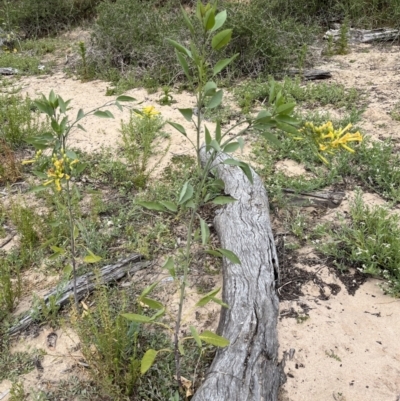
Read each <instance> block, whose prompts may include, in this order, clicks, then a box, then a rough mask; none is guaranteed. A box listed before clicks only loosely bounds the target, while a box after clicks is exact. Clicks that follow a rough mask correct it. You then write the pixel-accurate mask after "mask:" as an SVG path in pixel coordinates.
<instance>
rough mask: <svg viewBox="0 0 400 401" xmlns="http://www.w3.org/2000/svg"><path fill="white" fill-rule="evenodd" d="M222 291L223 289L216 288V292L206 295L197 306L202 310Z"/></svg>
mask: <svg viewBox="0 0 400 401" xmlns="http://www.w3.org/2000/svg"><path fill="white" fill-rule="evenodd" d="M220 290H221V288H216V289H215V290H212V291H210V292H209V293H208V294H206V295H204V297H202V298H201V299H199V300H198V301H197V303H196V305H195V306H196V307H199V308H202V307H203V306H205V305H207V304H208V303H209V302H210V301H211V300H212V297H214V296H215V295H217V294H218V293H219V292H220Z"/></svg>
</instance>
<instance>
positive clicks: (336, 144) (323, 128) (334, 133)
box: [301, 121, 363, 164]
mask: <svg viewBox="0 0 400 401" xmlns="http://www.w3.org/2000/svg"><path fill="white" fill-rule="evenodd" d="M351 127H352V125H351V124H348V125H347V126H346V127H344V128H340V129H336V130H335V128H334V127H333V124H332V121H327V122H326V123H325V124H323V125H320V126H319V127H316V126H314V124H313V123H310V122H306V123H305V124H304V127H303V129H302V130H301V132H302V134H303V135H304V137H305V138H307V137H308V139H309V140H311V142H312V143H314V145H315V146H316V147H317V149H318V151H317V155H318V157H319V158H320V159H321V160H322V161H323V162H324V163H326V164H328V161H327V160H326V158H325V157H323V156H322V155H321V154H320V153H318V152H326V153H328V154H334V153H335V152H337V151H338V150H339V149H340V148H342V149H345V150H346V151H348V152H351V153H354V149H352V148H351V147H350V146H349V142H362V140H363V137H362V135H361V134H360V132H358V131H357V132H355V133H349V132H348V131H349V130H350V128H351Z"/></svg>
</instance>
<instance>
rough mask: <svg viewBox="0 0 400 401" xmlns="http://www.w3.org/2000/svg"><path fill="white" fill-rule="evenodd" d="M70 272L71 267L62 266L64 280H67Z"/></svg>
mask: <svg viewBox="0 0 400 401" xmlns="http://www.w3.org/2000/svg"><path fill="white" fill-rule="evenodd" d="M72 271H73V268H72V266H71V265H66V266H64V268H63V275H64V276H65V277H66V278H68V277H69V276H70V275H71V273H72Z"/></svg>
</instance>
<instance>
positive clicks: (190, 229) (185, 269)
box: [174, 148, 217, 386]
mask: <svg viewBox="0 0 400 401" xmlns="http://www.w3.org/2000/svg"><path fill="white" fill-rule="evenodd" d="M216 155H217V152H215V151H213V153H212V155H211V156H210V158H209V159H208V161H207V164H206V166H205V167H204V169H202V170H199V171H200V172H201V173H202V175H201V176H200V177H199V178H200V179H201V181H200V184H199V185H198V187H197V188H196V194H197V196H196V200H195V205H196V206H195V207H194V208H193V209H192V213H191V216H190V221H189V225H188V234H187V241H186V249H185V261H184V266H183V280H182V283H181V286H180V297H179V307H178V315H177V318H176V324H175V335H174V351H175V371H176V379H177V381H178V384H179V386H181V385H182V382H181V366H180V351H179V330H180V327H181V321H182V311H183V304H184V300H185V290H186V282H187V276H188V273H189V264H190V249H191V245H192V233H193V225H194V220H195V218H196V215H197V211H198V210H199V208H200V196H201V193H202V189H203V187H204V184H205V182H206V179H207V176H208V172H209V171H210V167H211V166H212V164H213V161H214V159H215V157H216ZM198 157H199V163H201V160H200V148H198ZM199 169H201V164H199Z"/></svg>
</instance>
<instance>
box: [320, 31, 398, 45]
mask: <svg viewBox="0 0 400 401" xmlns="http://www.w3.org/2000/svg"><path fill="white" fill-rule="evenodd" d="M399 36H400V31H399V30H398V29H386V28H380V29H372V30H367V29H349V32H348V34H347V37H348V39H349V41H350V42H358V43H370V42H375V41H389V40H395V39H398V38H399ZM329 37H332V39H333V41H334V42H336V41H337V40H339V38H340V29H330V30H329V31H327V32H326V33H325V35H324V39H329Z"/></svg>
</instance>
